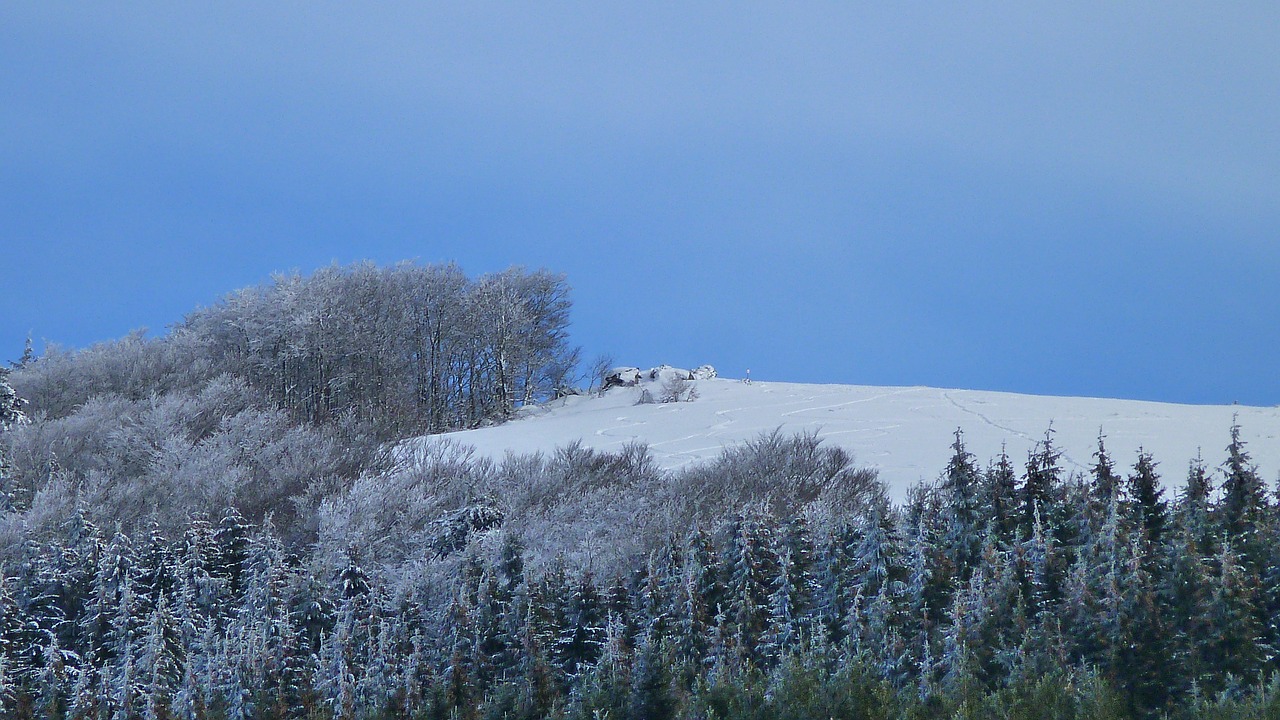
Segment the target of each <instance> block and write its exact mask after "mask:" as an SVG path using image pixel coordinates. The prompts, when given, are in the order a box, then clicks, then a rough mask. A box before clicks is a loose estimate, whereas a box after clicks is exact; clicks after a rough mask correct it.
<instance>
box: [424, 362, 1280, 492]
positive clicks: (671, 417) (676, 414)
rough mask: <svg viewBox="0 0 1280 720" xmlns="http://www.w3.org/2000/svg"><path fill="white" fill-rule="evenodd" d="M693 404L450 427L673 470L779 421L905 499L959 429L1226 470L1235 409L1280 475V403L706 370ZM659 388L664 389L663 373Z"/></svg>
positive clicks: (1069, 464)
mask: <svg viewBox="0 0 1280 720" xmlns="http://www.w3.org/2000/svg"><path fill="white" fill-rule="evenodd" d="M694 384H695V385H696V387H697V395H698V397H697V399H696V400H694V401H692V402H679V403H668V404H661V403H659V404H643V405H637V404H636V401H637V399H638V398H639V396H640V394H641V392H643V390H644V389H645V387H644V386H641V387H615V388H613V389H611V390H609V391H608V392H607V393H606V394H605V395H604V396H603V397H585V396H573V397H568V398H563V399H560V400H556V401H554V402H551V403H548V404H547V405H544V406H540V407H537V408H528V409H526V410H525V411H524V412H523V413H522V415H521V417H520V418H518V419H516V420H514V421H512V422H509V423H506V424H504V425H499V426H495V427H489V428H482V429H478V430H469V431H464V432H456V433H450V434H449V435H448V436H447V437H450V438H452V439H453V440H456V441H458V442H461V443H464V444H467V445H470V446H473V447H474V448H475V449H476V451H477V453H478V454H479V455H482V456H488V457H493V458H495V459H500V458H501V457H503V455H504V454H506V453H508V452H514V453H530V452H535V451H548V450H551V449H553V448H555V447H558V446H562V445H566V444H569V443H570V442H573V441H575V440H580V441H581V442H582V443H583V444H584V445H585V446H587V447H591V448H596V449H600V450H616V449H618V448H620V447H622V446H623V445H624V444H626V443H629V442H633V441H641V442H645V443H648V445H649V447H650V448H651V450H652V453H653V455H654V457H655V458H656V460H657V461H658V463H659V464H660V465H662V466H664V467H668V468H678V467H682V466H684V465H687V464H689V463H696V462H699V461H702V460H707V459H710V458H713V457H715V456H716V455H718V454H719V453H720V451H721V449H722V448H724V447H726V446H730V445H734V444H737V443H741V442H744V441H746V440H750V439H752V438H754V437H757V436H759V435H760V434H761V433H765V432H770V431H772V430H774V429H781V430H782V432H784V433H788V434H792V433H800V432H813V433H817V435H818V436H819V437H821V438H822V439H823V441H824V442H827V443H832V444H836V445H840V446H842V447H844V448H846V449H847V450H849V451H851V452H852V453H853V455H854V459H855V461H856V462H857V463H858V464H859V465H866V466H871V467H875V468H876V469H878V470H879V472H880V477H881V479H883V480H884V481H885V482H887V483H888V485H889V491H890V494H891V496H893V497H894V498H895V499H901V498H902V497H903V496H904V495H905V493H906V490H907V488H909V487H910V486H911V485H912V484H914V483H916V482H917V481H919V480H921V479H924V480H933V479H935V478H937V476H938V474H939V473H940V472H941V471H942V469H943V467H944V466H945V465H946V462H947V459H948V458H949V456H950V445H951V442H952V434H953V433H954V431H955V429H956V428H957V427H959V428H962V429H963V430H964V433H965V443H966V445H967V446H968V449H969V451H970V452H972V453H974V454H975V455H976V456H977V457H978V459H979V461H980V462H982V463H983V464H985V463H986V462H987V461H988V460H989V459H991V458H993V457H995V456H997V455H999V453H1000V449H1001V447H1002V446H1004V447H1007V448H1008V452H1009V456H1010V458H1011V459H1012V460H1013V461H1014V463H1015V465H1017V466H1021V465H1022V463H1023V462H1024V461H1025V460H1026V457H1027V452H1028V451H1029V450H1031V449H1032V448H1033V447H1034V445H1035V443H1036V442H1037V441H1040V440H1043V438H1044V435H1045V430H1046V429H1047V428H1048V427H1049V425H1050V423H1051V422H1052V424H1053V430H1054V442H1055V443H1056V444H1057V445H1058V446H1059V448H1061V449H1062V451H1063V464H1064V466H1065V467H1066V468H1068V470H1071V471H1075V470H1080V471H1083V470H1085V469H1086V468H1087V467H1088V466H1089V464H1090V463H1091V462H1092V454H1093V452H1094V450H1095V449H1096V448H1097V437H1098V433H1099V430H1101V432H1102V433H1103V434H1105V436H1106V446H1107V449H1108V451H1109V452H1110V454H1111V455H1112V458H1113V459H1114V460H1115V462H1116V465H1117V466H1118V468H1120V469H1123V470H1128V469H1129V468H1130V467H1131V466H1132V464H1133V462H1134V460H1135V459H1136V453H1137V451H1138V448H1139V447H1141V448H1145V449H1146V450H1147V451H1149V452H1151V453H1152V454H1154V456H1155V458H1156V460H1157V461H1159V463H1160V466H1159V470H1160V472H1161V475H1162V476H1163V477H1164V479H1165V482H1166V485H1168V486H1169V487H1170V488H1173V487H1178V486H1180V485H1181V484H1182V482H1183V479H1184V478H1185V477H1186V471H1187V465H1188V463H1189V461H1190V460H1191V459H1192V458H1194V457H1196V455H1197V453H1202V455H1203V458H1204V461H1205V463H1206V464H1207V465H1208V466H1209V467H1211V468H1214V467H1217V466H1218V465H1219V463H1221V462H1222V460H1223V459H1224V458H1225V452H1224V448H1225V447H1226V445H1227V443H1228V442H1229V439H1230V428H1231V423H1232V418H1233V416H1237V417H1238V422H1239V423H1240V426H1241V437H1242V438H1243V439H1244V440H1245V441H1246V442H1247V443H1248V445H1247V446H1246V447H1247V450H1248V451H1249V452H1250V454H1251V455H1252V457H1253V460H1254V462H1255V463H1256V464H1257V465H1258V466H1259V469H1260V470H1261V473H1262V476H1263V477H1264V478H1265V479H1267V480H1268V481H1274V480H1275V479H1276V478H1277V473H1278V472H1280V439H1278V438H1280V408H1276V407H1269V408H1259V407H1245V406H1238V405H1225V406H1201V405H1174V404H1168V403H1153V402H1140V401H1133V400H1106V399H1095V398H1072V397H1043V396H1034V395H1018V394H1013V393H1002V392H986V391H977V390H943V389H938V388H929V387H868V386H859V385H805V384H797V383H778V382H754V383H751V384H747V383H743V382H740V381H737V380H729V379H719V378H717V379H706V380H699V381H697V382H696V383H694ZM645 385H652V386H653V387H650V388H649V389H650V391H651V394H652V395H653V396H654V397H657V393H656V392H655V391H656V388H657V385H656V383H645Z"/></svg>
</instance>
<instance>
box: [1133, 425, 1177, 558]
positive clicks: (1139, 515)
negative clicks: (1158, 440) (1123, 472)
mask: <svg viewBox="0 0 1280 720" xmlns="http://www.w3.org/2000/svg"><path fill="white" fill-rule="evenodd" d="M1156 464H1157V463H1156V461H1155V459H1154V458H1152V457H1151V454H1150V453H1148V452H1146V451H1144V450H1142V449H1141V448H1139V449H1138V460H1137V462H1136V463H1134V465H1133V473H1132V474H1131V475H1129V482H1128V485H1129V498H1130V502H1131V506H1132V509H1131V513H1132V517H1131V522H1132V524H1133V527H1134V529H1135V530H1141V532H1142V534H1143V536H1144V537H1145V540H1146V543H1148V545H1149V547H1150V548H1151V549H1152V550H1151V551H1150V552H1154V549H1155V548H1157V547H1159V545H1160V542H1161V540H1162V539H1163V537H1164V531H1165V528H1166V526H1167V525H1168V522H1169V503H1168V502H1166V501H1165V499H1164V488H1162V487H1160V476H1159V475H1158V474H1157V473H1156Z"/></svg>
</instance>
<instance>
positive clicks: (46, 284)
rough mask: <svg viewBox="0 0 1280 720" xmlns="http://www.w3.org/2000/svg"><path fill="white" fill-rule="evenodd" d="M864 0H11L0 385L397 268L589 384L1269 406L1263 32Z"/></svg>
mask: <svg viewBox="0 0 1280 720" xmlns="http://www.w3.org/2000/svg"><path fill="white" fill-rule="evenodd" d="M878 5H883V4H868V5H863V4H854V3H787V4H785V5H784V4H778V5H772V6H770V5H763V4H744V3H725V4H698V5H696V6H690V4H688V3H678V4H677V3H671V4H665V5H664V4H657V3H648V4H634V3H631V4H625V5H624V4H621V3H617V4H604V3H581V4H571V3H549V4H538V7H536V8H533V7H530V6H525V5H519V4H516V5H513V4H501V3H484V2H475V3H460V4H458V5H456V6H442V5H438V4H434V3H416V2H415V3H380V4H378V5H377V6H376V7H373V6H370V5H368V4H359V5H358V7H357V6H352V5H351V4H349V3H325V2H307V3H302V2H286V3H271V4H263V3H241V2H221V3H216V4H205V5H202V6H198V5H196V4H188V3H131V4H129V5H128V6H127V7H122V6H104V7H88V6H86V5H85V4H81V3H65V4H64V3H58V2H48V1H42V2H30V3H27V2H19V3H6V4H5V5H4V6H3V7H0V238H2V239H0V242H2V243H3V249H2V250H0V257H3V261H4V265H5V267H6V273H5V280H4V282H3V283H2V284H0V358H4V357H16V356H17V355H18V354H19V353H20V352H21V348H22V343H23V340H24V339H25V337H26V336H27V334H28V332H30V333H32V334H33V335H34V337H35V339H36V341H37V343H40V342H41V341H43V340H49V341H55V342H58V343H60V344H64V345H70V346H83V345H87V344H89V343H92V342H96V341H99V340H105V339H110V338H114V337H118V336H120V335H123V334H124V333H126V332H128V331H129V330H131V329H134V328H138V327H144V326H145V327H149V328H151V329H152V332H156V333H159V332H164V328H165V327H166V326H167V325H169V324H170V323H172V322H175V321H177V320H178V319H180V318H181V317H182V315H183V314H184V313H186V312H188V311H190V310H191V309H193V308H195V307H197V306H199V305H205V304H209V303H211V302H214V301H216V299H217V298H219V297H220V296H221V295H223V294H225V293H227V292H229V291H231V290H233V289H236V288H239V287H243V286H246V285H252V284H256V283H259V282H263V281H265V280H267V279H268V277H269V276H270V274H271V273H272V272H274V271H281V270H293V269H297V270H300V271H303V272H309V271H312V270H314V269H316V268H318V267H321V266H324V265H328V264H330V263H333V262H338V263H348V262H352V261H355V260H360V259H372V260H375V261H378V262H382V263H391V262H395V261H398V260H402V259H418V260H420V261H423V262H440V261H456V262H457V263H458V264H460V265H461V266H462V267H463V268H464V269H465V270H466V271H467V272H468V273H470V274H479V273H483V272H489V271H497V270H501V269H504V268H506V267H508V266H510V265H526V266H530V267H538V266H545V267H549V268H552V269H555V270H558V271H561V272H564V273H566V274H567V275H568V277H569V281H570V284H571V285H572V286H573V288H574V298H575V314H574V327H573V332H574V339H575V341H576V342H577V343H579V344H581V345H582V346H583V348H584V353H585V355H587V356H588V358H590V357H592V356H594V355H596V354H599V353H606V352H607V353H610V354H612V355H613V357H614V358H615V359H616V360H617V361H618V362H619V363H626V364H635V365H649V364H656V363H659V362H670V363H673V364H682V365H697V364H701V363H704V362H706V363H711V364H714V365H716V366H717V367H719V368H720V369H721V371H722V373H724V374H726V375H732V376H738V375H741V374H742V372H743V371H744V370H745V369H746V368H751V371H752V376H753V377H756V378H764V379H777V380H791V381H807V382H847V383H867V384H894V385H914V384H922V385H936V386H944V387H963V388H979V389H994V390H1012V391H1019V392H1030V393H1044V394H1061V395H1095V396H1114V397H1125V398H1140V399H1155V400H1168V401H1177V402H1195V403H1229V402H1232V401H1239V402H1242V403H1246V404H1255V405H1274V404H1277V403H1280V380H1278V379H1277V378H1278V377H1280V375H1278V374H1277V372H1276V366H1277V355H1278V352H1277V351H1278V350H1280V312H1278V309H1280V242H1278V240H1280V238H1277V228H1280V133H1277V132H1276V129H1277V128H1278V127H1280V90H1278V88H1280V52H1276V50H1275V48H1276V43H1277V41H1278V40H1280V6H1276V5H1275V4H1274V3H1255V4H1252V5H1251V4H1245V3H1237V4H1232V5H1231V6H1230V7H1227V6H1221V5H1216V6H1207V5H1203V4H1191V3H1185V4H1184V3H1172V4H1161V5H1159V6H1155V5H1137V4H1135V5H1132V6H1129V5H1123V6H1121V5H1119V4H1116V3H1105V2H1099V3H1088V2H1082V3H1070V4H1062V3H1044V4H1041V3H1009V4H1007V5H987V4H964V5H963V7H961V6H960V4H955V3H951V4H904V3H893V4H890V5H891V9H886V8H884V7H879V6H878ZM904 8H905V9H904Z"/></svg>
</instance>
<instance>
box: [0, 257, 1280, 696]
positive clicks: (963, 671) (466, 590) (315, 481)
mask: <svg viewBox="0 0 1280 720" xmlns="http://www.w3.org/2000/svg"><path fill="white" fill-rule="evenodd" d="M371 308H372V309H371ZM498 308H502V309H498ZM384 312H385V313H386V314H387V316H386V317H383V316H382V313H384ZM567 312H568V299H567V290H566V287H565V285H564V282H563V279H562V278H559V277H557V276H553V275H550V274H547V273H541V272H538V273H525V272H523V271H519V270H513V271H508V272H507V273H504V274H502V275H499V276H494V277H484V278H480V279H478V280H468V279H466V278H465V277H464V276H462V275H461V274H460V273H459V272H458V271H457V270H456V269H454V268H450V267H444V268H441V267H422V266H415V265H403V266H397V267H395V268H390V269H379V268H376V267H373V266H356V267H351V268H333V269H330V270H327V271H322V272H321V273H318V274H316V275H314V276H312V277H309V278H300V277H283V278H279V279H278V280H277V281H276V282H274V283H272V284H271V285H268V286H265V287H262V288H257V289H254V290H250V291H244V292H241V293H237V294H236V295H233V296H231V297H229V298H226V299H224V300H223V301H222V302H220V303H218V304H216V305H214V306H213V307H211V308H208V309H204V310H200V311H197V312H195V313H193V314H192V315H191V316H189V317H188V318H187V319H186V320H185V321H184V322H183V323H181V324H180V325H178V326H177V327H175V328H174V330H173V331H172V332H171V333H170V334H169V335H167V336H165V337H164V338H161V339H154V340H152V339H146V338H145V337H142V336H131V337H129V338H126V339H124V340H121V341H119V342H116V343H106V344H103V345H100V346H95V347H92V348H89V349H86V350H83V351H78V352H70V351H56V350H55V351H52V352H49V353H46V354H45V355H44V356H41V357H38V358H37V357H35V356H34V354H28V355H27V356H25V357H24V358H23V360H22V361H20V362H19V363H17V364H16V365H15V366H14V367H13V368H12V370H11V371H4V372H0V483H2V484H0V489H2V490H3V500H2V502H3V507H2V508H0V563H3V564H2V565H0V578H2V579H0V717H5V718H104V719H105V718H111V719H113V720H114V719H116V718H122V719H123V718H148V719H150V718H219V719H221V718H324V719H326V720H327V719H329V718H343V719H346V718H442V719H443V718H464V719H465V718H477V719H478V718H562V717H563V718H583V719H584V720H586V719H588V718H592V719H594V718H615V719H621V718H636V719H641V718H645V719H647V718H653V719H655V720H656V719H660V718H706V719H708V720H709V719H710V718H720V719H723V720H728V719H731V718H760V719H765V718H797V719H799V718H951V717H960V718H988V717H1001V718H1154V717H1164V716H1167V717H1173V718H1193V717H1194V718H1205V717H1208V718H1266V717H1280V680H1277V679H1276V678H1277V677H1278V676H1277V675H1276V674H1275V673H1276V671H1278V670H1280V503H1277V501H1276V500H1275V499H1273V497H1272V494H1271V493H1270V492H1269V491H1268V489H1267V487H1266V485H1265V483H1264V481H1263V479H1262V478H1261V477H1260V476H1259V474H1258V472H1257V470H1256V468H1255V467H1254V466H1253V465H1252V463H1251V462H1250V459H1249V455H1248V452H1247V448H1246V447H1245V446H1244V444H1243V443H1242V442H1241V440H1240V435H1239V429H1238V428H1224V430H1223V438H1222V443H1223V444H1224V445H1225V446H1226V448H1225V452H1224V453H1223V456H1222V458H1221V462H1220V464H1216V465H1211V464H1208V463H1206V462H1205V461H1202V460H1200V459H1196V460H1193V461H1192V462H1191V463H1190V465H1189V467H1187V468H1186V469H1185V470H1184V469H1182V468H1181V467H1179V466H1169V467H1174V468H1176V469H1174V470H1168V469H1167V468H1166V466H1161V465H1160V464H1158V463H1157V461H1156V459H1155V458H1153V457H1151V456H1150V455H1148V454H1145V453H1139V454H1138V455H1137V456H1136V457H1134V458H1125V459H1123V460H1120V459H1114V458H1112V457H1111V456H1110V455H1109V453H1108V452H1107V450H1106V447H1105V438H1104V437H1100V438H1099V441H1098V447H1097V451H1096V454H1095V456H1094V464H1093V467H1092V469H1091V471H1090V472H1089V473H1087V474H1068V473H1066V472H1065V470H1064V469H1063V468H1062V465H1061V464H1060V462H1059V461H1060V457H1059V453H1058V451H1057V450H1056V448H1055V445H1054V442H1053V433H1052V430H1049V431H1047V432H1046V434H1045V437H1044V440H1043V442H1041V443H1040V444H1039V446H1038V447H1037V448H1036V450H1035V451H1034V452H1033V453H1031V454H1030V455H1029V456H1028V457H1026V458H1016V459H1015V458H1010V457H1008V456H1003V455H1002V456H1001V457H998V458H995V459H992V460H991V461H990V462H986V463H982V462H980V461H979V459H978V458H975V457H974V456H973V455H971V454H970V453H969V452H968V451H967V450H966V449H965V445H964V436H963V434H962V433H961V432H960V431H959V430H957V432H956V435H955V438H954V444H953V446H952V451H953V452H952V458H951V461H950V463H949V464H948V465H947V466H946V467H945V468H940V469H939V476H938V479H937V480H936V482H933V483H929V484H926V485H922V486H920V487H918V488H916V489H915V490H914V491H913V492H912V494H911V496H910V498H909V500H908V501H907V502H905V503H902V504H901V505H897V506H895V505H892V504H890V503H889V502H888V501H887V500H886V497H885V492H884V488H883V487H882V486H881V485H880V483H879V481H878V480H877V479H876V477H875V474H874V473H873V472H869V471H867V470H864V469H859V468H858V467H857V466H856V464H855V463H854V461H853V459H852V458H850V457H849V456H848V455H847V454H846V453H844V452H843V451H841V450H839V449H838V448H830V447H826V446H823V445H822V444H821V443H820V442H818V441H817V440H816V439H815V438H814V437H811V436H799V437H782V436H780V435H778V434H772V435H765V436H762V437H760V438H758V439H757V440H756V441H754V442H752V443H750V444H748V445H747V446H744V447H739V448H733V449H729V450H726V451H725V452H724V454H723V455H722V456H721V457H720V458H719V459H718V460H716V461H714V462H711V463H708V464H706V465H703V466H699V467H696V468H693V469H689V470H684V471H680V472H666V471H661V470H659V469H658V468H657V467H656V466H655V465H654V463H653V462H652V459H651V458H650V457H649V455H648V452H647V450H646V449H645V448H644V447H643V446H633V447H628V448H626V449H624V450H623V451H621V452H619V453H602V452H596V451H592V450H588V449H584V448H582V447H578V446H570V447H566V448H560V449H558V450H556V451H554V452H551V453H548V454H543V455H533V456H525V457H515V456H512V457H508V458H507V459H505V460H503V461H501V462H496V463H495V462H490V461H487V460H482V459H477V458H474V457H472V455H471V454H470V453H469V452H468V450H467V449H466V448H464V447H461V446H458V445H455V444H452V443H449V442H445V441H440V440H412V441H408V442H401V441H402V440H404V439H405V438H408V437H411V436H413V435H417V434H421V433H425V432H430V431H436V430H442V429H446V428H453V427H469V426H474V425H476V424H479V423H483V422H493V421H500V420H501V419H502V418H504V417H507V416H509V415H510V414H511V413H512V412H513V411H514V410H515V408H517V407H518V406H519V405H520V404H521V403H524V402H531V401H536V400H539V399H541V398H544V397H546V396H547V395H549V394H550V393H552V392H554V391H555V390H556V389H557V388H558V387H560V386H562V385H563V384H565V383H566V382H568V380H569V378H570V375H571V374H572V372H573V366H574V365H575V364H576V363H575V362H574V360H575V357H574V353H573V351H572V350H571V349H570V348H568V347H567V346H566V344H565V328H566V323H567ZM396 313H401V314H399V315H397V314H396ZM418 313H426V314H427V316H426V317H419V315H418ZM430 313H452V314H448V315H447V317H448V318H449V319H448V320H440V321H439V322H441V323H442V325H439V326H437V325H435V324H434V323H435V322H436V321H435V320H433V319H431V318H436V317H439V316H436V315H430ZM375 316H376V317H375ZM396 318H399V319H398V320H397V319H396ZM480 318H484V320H480ZM495 318H503V320H501V321H499V320H497V319H495ZM502 322H510V323H513V324H510V325H506V326H505V327H506V329H505V330H502V329H500V327H502V326H501V323H502ZM459 323H471V324H469V325H465V326H460V325H459ZM375 327H376V328H377V329H373V328H375ZM433 328H435V330H433ZM419 331H420V332H419ZM415 333H418V334H415ZM469 333H470V334H469ZM433 338H436V339H433ZM620 391H625V390H615V391H614V392H620ZM1207 440H1211V439H1207ZM1215 460H1217V459H1215ZM1170 462H1178V459H1172V460H1170ZM1162 474H1168V475H1169V476H1170V478H1171V479H1176V480H1177V481H1178V482H1175V483H1172V484H1174V485H1178V486H1179V487H1180V488H1181V489H1180V490H1179V491H1178V493H1177V494H1176V496H1175V497H1166V495H1165V492H1164V491H1163V489H1162V487H1163V485H1162V480H1161V475H1162Z"/></svg>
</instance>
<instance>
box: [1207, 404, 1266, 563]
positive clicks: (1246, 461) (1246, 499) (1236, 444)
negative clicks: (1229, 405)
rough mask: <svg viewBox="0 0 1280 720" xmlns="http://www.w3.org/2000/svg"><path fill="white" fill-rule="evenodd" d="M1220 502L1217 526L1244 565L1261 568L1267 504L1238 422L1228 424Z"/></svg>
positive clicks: (1263, 554)
mask: <svg viewBox="0 0 1280 720" xmlns="http://www.w3.org/2000/svg"><path fill="white" fill-rule="evenodd" d="M1222 472H1223V475H1224V476H1225V477H1224V478H1223V481H1222V496H1223V497H1222V503H1221V505H1219V507H1218V513H1219V516H1220V526H1221V528H1222V531H1223V532H1224V533H1225V534H1226V537H1227V538H1229V539H1230V541H1231V543H1232V544H1233V545H1235V547H1236V549H1237V552H1238V553H1239V554H1240V557H1241V561H1242V563H1243V564H1244V566H1245V567H1246V568H1247V569H1248V570H1250V571H1251V572H1254V573H1257V572H1260V571H1261V568H1262V565H1263V563H1264V559H1263V558H1264V557H1265V555H1266V548H1265V547H1264V546H1263V543H1262V538H1261V533H1262V531H1263V526H1264V524H1265V523H1266V522H1267V521H1268V514H1269V511H1270V506H1269V504H1268V502H1267V494H1266V488H1265V486H1264V484H1263V482H1262V478H1261V477H1260V476H1259V475H1258V470H1257V468H1256V467H1254V465H1253V461H1252V459H1251V458H1250V457H1249V453H1248V452H1247V451H1246V450H1245V442H1244V440H1241V439H1240V425H1239V423H1232V425H1231V443H1230V444H1229V445H1228V446H1227V459H1226V461H1224V462H1223V464H1222Z"/></svg>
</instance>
